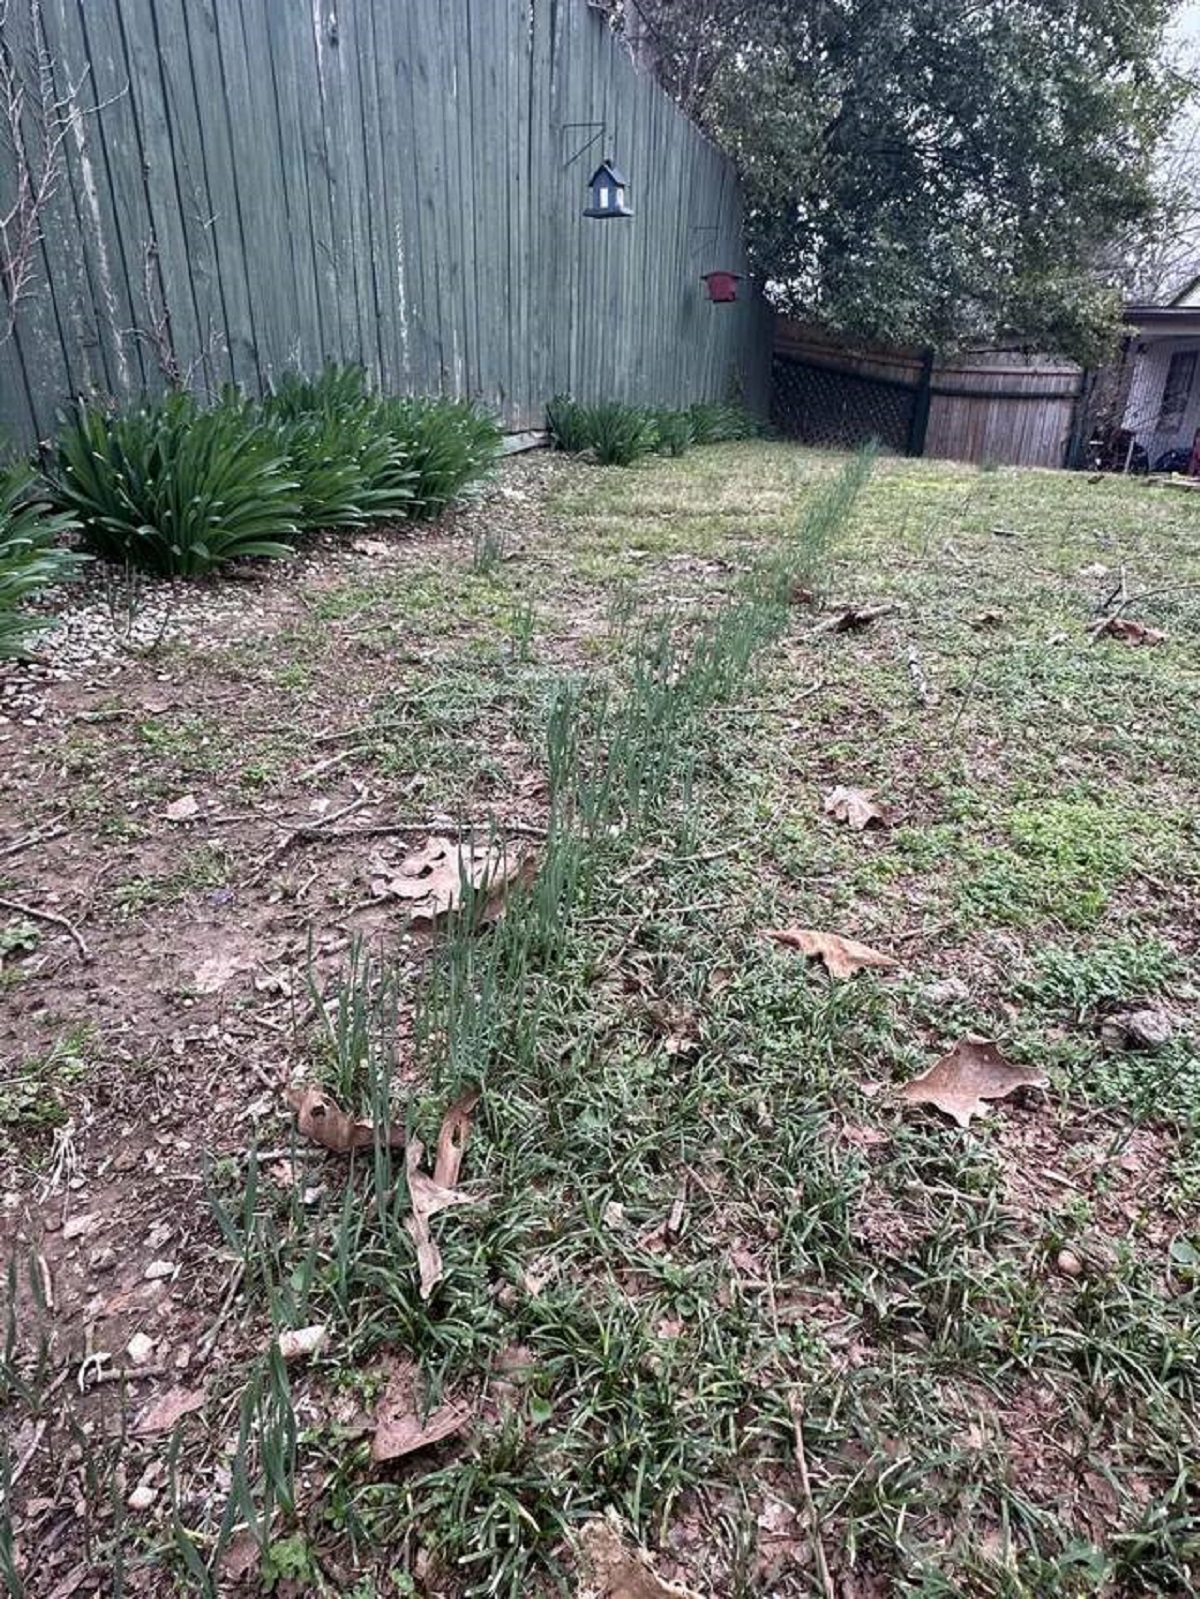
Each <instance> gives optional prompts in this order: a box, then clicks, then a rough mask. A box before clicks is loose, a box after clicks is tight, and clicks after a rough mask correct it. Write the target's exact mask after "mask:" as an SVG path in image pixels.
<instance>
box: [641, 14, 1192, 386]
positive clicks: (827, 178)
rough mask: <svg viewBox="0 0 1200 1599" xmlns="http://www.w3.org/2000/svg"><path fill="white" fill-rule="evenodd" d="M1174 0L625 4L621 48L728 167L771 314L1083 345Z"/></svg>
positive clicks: (1169, 82) (927, 335) (896, 331)
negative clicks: (628, 28)
mask: <svg viewBox="0 0 1200 1599" xmlns="http://www.w3.org/2000/svg"><path fill="white" fill-rule="evenodd" d="M1177 3H1178V0H636V11H637V16H638V27H639V33H640V35H641V36H640V38H639V46H638V54H639V57H640V58H641V59H644V60H649V61H650V62H651V63H652V65H653V68H654V70H655V71H656V72H657V73H658V75H659V76H660V78H661V80H662V81H663V83H664V84H665V85H666V87H667V88H668V89H669V90H670V91H671V93H672V94H673V95H674V96H675V97H676V98H677V99H678V101H679V102H680V104H681V105H682V106H683V107H684V109H685V110H687V111H688V112H689V113H690V114H691V115H692V116H694V117H695V118H696V119H697V120H698V121H699V122H700V123H701V124H702V125H703V126H704V127H705V128H706V129H707V131H708V132H709V133H710V134H711V135H712V136H713V137H714V138H715V139H716V141H717V142H718V143H719V144H721V145H722V146H723V147H724V148H725V149H726V150H727V151H728V152H729V153H730V154H731V155H732V156H733V158H734V159H735V161H736V162H737V164H738V166H739V168H740V170H741V173H742V176H743V180H744V183H745V187H746V192H747V203H748V213H747V229H748V237H749V242H750V248H751V254H752V258H753V260H754V262H755V265H756V269H757V271H758V272H759V273H760V274H761V275H762V276H763V277H764V278H766V279H767V280H768V283H769V291H770V293H771V296H772V298H773V299H774V300H775V301H776V302H777V303H778V304H779V305H780V306H781V307H783V308H784V309H786V310H789V311H792V312H794V313H796V314H799V315H803V316H808V317H813V318H816V319H819V320H820V321H822V322H824V323H825V324H826V325H827V326H830V327H832V328H835V329H840V330H842V331H844V332H845V333H847V334H850V335H858V336H862V337H875V338H887V339H890V340H894V341H898V342H903V343H932V344H935V345H938V346H940V347H943V348H945V347H949V346H952V345H954V344H955V343H959V342H961V341H963V340H966V339H970V338H976V337H987V336H994V335H997V334H1016V335H1019V336H1021V337H1025V338H1028V339H1029V340H1031V341H1036V342H1038V343H1040V344H1044V345H1055V346H1057V347H1059V348H1060V349H1063V350H1066V351H1070V352H1072V353H1075V354H1077V355H1080V356H1082V357H1084V358H1091V357H1094V356H1095V355H1096V354H1097V353H1098V350H1099V348H1100V347H1101V346H1102V345H1103V344H1104V342H1105V340H1106V338H1107V337H1108V336H1109V335H1110V333H1111V330H1112V328H1113V327H1114V326H1115V318H1116V311H1117V304H1118V295H1117V292H1116V291H1117V285H1116V283H1115V282H1113V281H1112V279H1111V276H1106V274H1105V273H1104V271H1103V265H1104V250H1105V248H1106V246H1107V245H1109V244H1110V242H1111V241H1112V240H1113V239H1114V238H1116V237H1119V236H1124V235H1128V234H1130V233H1131V232H1132V231H1133V230H1135V229H1136V228H1137V227H1138V226H1139V225H1140V224H1141V223H1142V222H1144V220H1145V219H1146V218H1148V217H1149V216H1150V215H1151V214H1152V213H1153V210H1154V205H1155V196H1154V192H1153V187H1152V183H1151V165H1152V157H1153V152H1154V150H1155V147H1156V144H1157V142H1158V140H1159V139H1160V138H1161V137H1162V135H1163V133H1164V131H1165V129H1166V127H1167V125H1168V123H1169V121H1170V119H1171V116H1172V114H1173V111H1174V109H1175V106H1176V104H1177V101H1178V96H1179V92H1180V91H1179V84H1178V80H1177V77H1176V75H1175V73H1174V72H1173V70H1172V69H1171V67H1170V66H1169V64H1168V60H1167V53H1166V49H1165V45H1164V36H1165V30H1166V26H1167V24H1168V22H1169V20H1170V18H1171V16H1172V14H1173V12H1174V11H1175V10H1176V9H1177ZM615 4H616V5H617V12H618V26H622V25H627V23H628V21H629V19H630V17H631V16H632V14H633V10H634V6H635V0H615ZM622 13H624V15H622Z"/></svg>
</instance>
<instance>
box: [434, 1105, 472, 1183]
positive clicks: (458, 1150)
mask: <svg viewBox="0 0 1200 1599" xmlns="http://www.w3.org/2000/svg"><path fill="white" fill-rule="evenodd" d="M478 1103H479V1094H478V1092H477V1091H476V1090H475V1089H470V1090H469V1091H468V1092H467V1093H465V1094H464V1095H463V1096H462V1098H461V1099H458V1100H456V1101H455V1102H454V1104H453V1105H451V1107H450V1109H449V1110H448V1111H447V1112H446V1114H445V1116H444V1117H443V1118H442V1126H441V1131H440V1132H439V1133H438V1143H437V1158H436V1160H435V1161H434V1163H433V1180H434V1182H435V1183H437V1185H438V1187H439V1188H453V1187H454V1185H455V1183H456V1182H457V1181H458V1172H459V1168H460V1166H461V1165H462V1158H463V1152H464V1150H465V1149H466V1147H467V1139H468V1138H469V1137H470V1136H471V1112H472V1111H473V1110H474V1109H475V1107H476V1105H478Z"/></svg>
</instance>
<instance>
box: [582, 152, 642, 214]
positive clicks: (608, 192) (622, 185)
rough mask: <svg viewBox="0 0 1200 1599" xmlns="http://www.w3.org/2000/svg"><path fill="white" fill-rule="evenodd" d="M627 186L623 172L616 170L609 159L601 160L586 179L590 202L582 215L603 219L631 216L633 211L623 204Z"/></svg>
mask: <svg viewBox="0 0 1200 1599" xmlns="http://www.w3.org/2000/svg"><path fill="white" fill-rule="evenodd" d="M628 187H629V184H628V182H627V181H626V178H625V176H624V174H623V173H621V172H618V171H617V169H616V167H615V166H613V164H612V162H611V161H601V163H600V165H599V166H598V167H597V168H596V170H595V172H593V173H592V175H591V177H590V178H589V179H588V190H589V192H590V194H591V201H592V203H591V205H589V206H588V208H587V209H586V210H585V211H584V213H583V214H584V216H585V217H599V218H601V219H603V220H607V219H608V218H609V217H631V216H632V215H633V212H632V211H631V210H630V209H629V207H628V206H627V205H626V204H625V190H626V189H627V188H628Z"/></svg>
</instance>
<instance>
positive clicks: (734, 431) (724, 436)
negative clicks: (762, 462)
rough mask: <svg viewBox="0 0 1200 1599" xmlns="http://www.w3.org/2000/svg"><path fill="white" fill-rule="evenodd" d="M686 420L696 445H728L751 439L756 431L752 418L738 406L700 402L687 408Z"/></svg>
mask: <svg viewBox="0 0 1200 1599" xmlns="http://www.w3.org/2000/svg"><path fill="white" fill-rule="evenodd" d="M688 418H689V420H690V421H691V424H692V437H693V438H694V439H695V441H696V443H697V444H728V443H730V442H732V441H733V440H735V439H752V438H753V437H754V435H755V433H756V432H757V431H758V429H757V428H756V427H755V424H754V419H753V417H751V416H750V414H749V412H747V411H745V410H743V409H742V407H741V406H740V405H718V404H714V403H712V402H708V401H700V402H699V403H698V404H696V405H693V406H691V407H690V408H689V410H688Z"/></svg>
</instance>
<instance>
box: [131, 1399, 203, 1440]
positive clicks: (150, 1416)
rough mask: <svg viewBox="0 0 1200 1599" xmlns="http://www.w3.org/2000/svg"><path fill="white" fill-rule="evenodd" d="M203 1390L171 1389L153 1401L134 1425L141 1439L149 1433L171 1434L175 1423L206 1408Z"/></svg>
mask: <svg viewBox="0 0 1200 1599" xmlns="http://www.w3.org/2000/svg"><path fill="white" fill-rule="evenodd" d="M204 1397H205V1396H204V1390H203V1388H171V1389H169V1390H168V1391H167V1392H166V1393H165V1394H160V1395H159V1397H158V1398H157V1399H152V1400H151V1401H150V1403H149V1404H148V1405H147V1406H146V1408H145V1409H144V1410H143V1411H142V1413H141V1415H139V1416H138V1418H137V1420H136V1421H135V1422H134V1424H133V1430H134V1432H135V1433H137V1435H138V1436H139V1437H141V1438H144V1437H146V1435H147V1434H149V1433H154V1432H170V1430H171V1428H172V1427H174V1425H175V1423H176V1422H177V1421H179V1420H180V1419H181V1418H182V1417H184V1416H190V1415H191V1414H192V1412H193V1411H194V1410H202V1409H203V1408H204Z"/></svg>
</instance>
